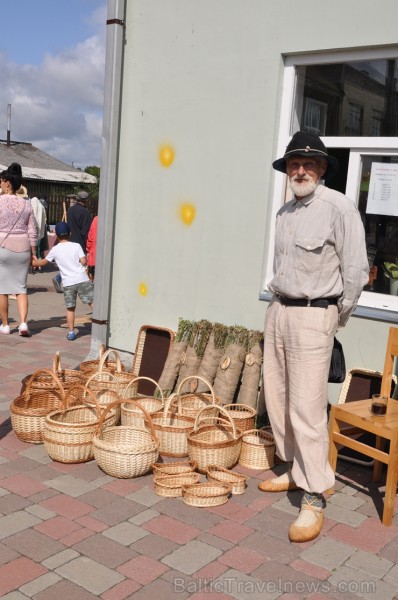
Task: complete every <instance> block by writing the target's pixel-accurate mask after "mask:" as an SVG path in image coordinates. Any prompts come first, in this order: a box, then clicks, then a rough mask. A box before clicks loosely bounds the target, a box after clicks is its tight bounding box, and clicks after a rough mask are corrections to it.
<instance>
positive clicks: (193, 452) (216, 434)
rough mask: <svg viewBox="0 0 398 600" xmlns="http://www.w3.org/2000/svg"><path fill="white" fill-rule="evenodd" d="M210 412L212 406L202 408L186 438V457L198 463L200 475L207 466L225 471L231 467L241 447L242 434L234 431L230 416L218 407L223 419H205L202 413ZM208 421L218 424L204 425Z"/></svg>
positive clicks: (236, 460) (210, 417)
mask: <svg viewBox="0 0 398 600" xmlns="http://www.w3.org/2000/svg"><path fill="white" fill-rule="evenodd" d="M212 410H213V407H212V406H207V407H204V408H202V410H201V411H200V412H199V413H198V415H197V416H196V419H195V423H194V428H193V431H191V433H189V434H188V438H187V439H188V456H189V458H190V459H191V460H194V461H196V462H197V463H198V467H197V469H198V471H200V472H201V473H204V472H205V471H206V468H207V467H208V465H219V466H220V467H224V468H225V469H229V468H230V467H233V466H234V465H235V464H236V463H237V462H238V458H239V454H240V450H241V445H242V434H241V432H240V431H239V430H238V429H236V426H235V423H234V422H233V420H232V419H231V417H230V415H229V414H228V413H227V412H226V411H225V410H224V409H223V408H222V407H221V406H219V407H218V411H219V413H220V414H221V415H223V417H224V418H222V417H219V416H218V417H214V416H213V415H212V414H210V416H208V417H206V416H205V414H204V413H205V412H210V411H212ZM209 420H212V421H214V420H216V421H218V424H215V425H206V424H205V422H206V421H209ZM201 422H202V424H201V426H200V427H199V425H200V423H201Z"/></svg>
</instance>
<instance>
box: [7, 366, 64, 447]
mask: <svg viewBox="0 0 398 600" xmlns="http://www.w3.org/2000/svg"><path fill="white" fill-rule="evenodd" d="M44 375H45V376H46V377H51V378H52V379H53V380H54V384H55V385H54V388H53V389H34V387H33V384H34V382H35V380H36V378H40V377H41V376H44ZM64 397H65V392H64V388H63V386H62V384H61V382H60V380H59V378H58V377H57V375H55V373H54V372H53V371H50V370H49V369H39V370H38V371H35V372H34V373H33V374H32V375H31V376H30V378H29V380H28V381H27V383H26V388H25V391H24V393H23V394H21V395H20V396H18V397H17V398H15V399H14V400H13V401H12V402H11V405H10V413H11V426H12V428H13V430H14V432H15V435H16V436H17V437H18V438H19V439H20V440H22V441H23V442H28V443H30V444H42V443H43V430H44V421H45V418H46V415H47V414H48V413H50V412H51V411H53V410H57V409H58V408H59V407H60V406H61V403H62V402H63V400H64Z"/></svg>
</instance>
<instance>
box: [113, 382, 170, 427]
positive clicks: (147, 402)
mask: <svg viewBox="0 0 398 600" xmlns="http://www.w3.org/2000/svg"><path fill="white" fill-rule="evenodd" d="M143 379H144V380H146V381H150V382H151V383H153V384H154V385H155V387H156V388H157V390H158V392H159V396H160V397H157V396H145V395H144V394H138V393H137V391H136V390H137V387H138V386H137V383H138V381H140V380H143ZM131 390H134V395H133V396H131V395H130V394H131V393H132V392H131ZM123 398H124V399H125V400H128V399H131V398H132V399H133V400H137V402H139V403H140V406H143V407H144V408H145V410H146V411H147V412H148V413H149V414H150V415H151V416H153V414H155V413H157V412H159V411H162V410H163V407H164V397H163V392H162V390H161V389H160V387H159V385H158V384H157V383H156V381H155V380H154V379H151V378H150V377H135V378H134V379H133V380H132V381H131V382H130V383H129V384H128V385H127V387H126V389H125V390H124V393H123ZM120 413H121V414H120V417H121V423H122V425H137V426H139V427H145V420H144V415H143V414H142V410H139V409H137V408H136V407H135V406H134V405H133V404H131V403H130V402H123V403H122V405H121V407H120Z"/></svg>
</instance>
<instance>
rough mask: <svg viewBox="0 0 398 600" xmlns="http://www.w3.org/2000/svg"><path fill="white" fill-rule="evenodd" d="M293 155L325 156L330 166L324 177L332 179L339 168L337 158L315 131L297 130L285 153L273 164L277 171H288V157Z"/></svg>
mask: <svg viewBox="0 0 398 600" xmlns="http://www.w3.org/2000/svg"><path fill="white" fill-rule="evenodd" d="M292 156H317V157H318V158H324V159H325V160H326V161H327V163H328V166H327V169H326V171H325V174H324V175H323V177H322V179H330V178H331V177H333V175H336V173H337V171H338V170H339V163H338V160H337V158H336V157H334V156H331V155H330V154H328V151H327V149H326V146H325V144H324V143H323V142H322V140H321V138H320V137H319V136H317V135H316V134H315V133H306V132H305V131H297V133H295V134H294V136H293V137H292V139H291V140H290V142H289V144H288V146H287V147H286V150H285V155H284V156H282V158H278V159H277V160H275V161H274V162H273V163H272V166H273V167H274V169H276V170H277V171H281V173H286V159H287V158H291V157H292Z"/></svg>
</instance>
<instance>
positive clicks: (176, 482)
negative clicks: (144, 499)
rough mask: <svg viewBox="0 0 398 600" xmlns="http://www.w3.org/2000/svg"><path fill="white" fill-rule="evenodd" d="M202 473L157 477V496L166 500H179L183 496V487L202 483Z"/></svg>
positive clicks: (155, 481) (154, 480) (191, 472)
mask: <svg viewBox="0 0 398 600" xmlns="http://www.w3.org/2000/svg"><path fill="white" fill-rule="evenodd" d="M200 478H201V475H200V473H194V472H193V471H190V472H188V473H180V474H178V475H157V476H156V477H154V479H153V484H154V486H155V494H157V495H158V496H165V497H166V498H178V497H179V496H182V486H183V485H189V484H192V483H198V482H199V481H200Z"/></svg>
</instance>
